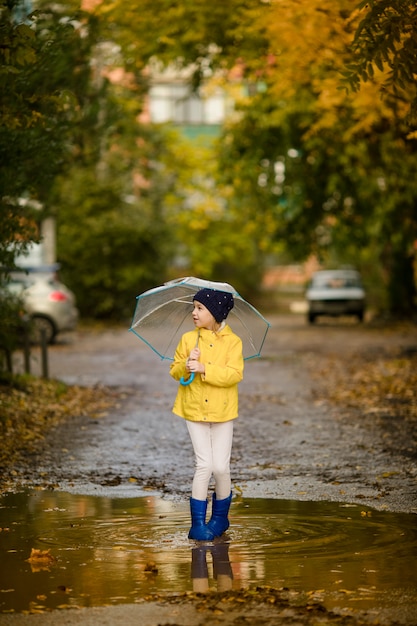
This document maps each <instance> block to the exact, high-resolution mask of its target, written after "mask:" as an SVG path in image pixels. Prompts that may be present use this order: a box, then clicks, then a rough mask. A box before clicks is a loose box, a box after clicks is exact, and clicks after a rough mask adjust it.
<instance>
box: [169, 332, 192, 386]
mask: <svg viewBox="0 0 417 626" xmlns="http://www.w3.org/2000/svg"><path fill="white" fill-rule="evenodd" d="M189 353H190V350H189V349H188V348H187V341H186V338H185V336H184V335H183V336H182V337H181V339H180V341H179V343H178V346H177V349H176V350H175V354H174V361H173V362H172V363H171V365H170V368H169V373H170V375H171V376H172V378H175V380H179V379H180V378H181V376H184V377H185V378H187V375H188V372H187V369H186V367H185V362H186V360H187V358H188V355H189Z"/></svg>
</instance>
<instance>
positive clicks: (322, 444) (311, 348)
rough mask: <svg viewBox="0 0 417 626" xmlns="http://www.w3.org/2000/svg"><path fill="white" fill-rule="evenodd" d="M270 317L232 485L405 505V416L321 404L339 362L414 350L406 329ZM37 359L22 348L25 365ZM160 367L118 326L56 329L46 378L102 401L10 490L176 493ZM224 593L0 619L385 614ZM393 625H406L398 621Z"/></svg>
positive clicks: (408, 488) (408, 443) (348, 365)
mask: <svg viewBox="0 0 417 626" xmlns="http://www.w3.org/2000/svg"><path fill="white" fill-rule="evenodd" d="M270 321H271V322H272V328H271V329H270V332H269V334H268V337H267V340H266V343H265V346H264V350H263V355H262V358H261V359H257V360H253V361H251V362H248V363H247V364H246V368H245V378H244V381H243V382H242V384H241V385H240V417H239V419H238V420H237V421H236V422H235V438H234V446H233V455H232V479H233V484H234V489H235V490H236V491H238V492H239V493H242V494H243V495H245V496H247V497H255V498H256V497H262V498H275V499H294V500H308V501H311V500H314V501H317V500H326V501H340V502H347V503H363V504H366V505H368V506H371V507H373V508H375V509H386V510H390V511H399V512H406V513H417V463H416V460H417V453H416V447H415V441H416V424H415V422H414V421H412V420H411V421H410V420H406V421H404V423H402V424H401V425H400V427H399V425H398V424H396V425H394V424H393V423H392V420H390V419H389V416H386V415H385V414H384V415H383V416H382V418H383V419H382V418H381V415H379V414H378V410H379V407H378V406H374V407H368V408H369V410H367V412H366V413H363V412H362V413H361V411H358V410H357V408H355V407H351V406H346V405H343V404H335V402H334V401H333V400H332V399H331V395H332V393H331V392H332V385H335V384H337V385H343V381H344V380H348V377H352V364H354V363H356V362H358V363H360V364H361V366H363V364H364V363H365V364H366V363H369V364H370V366H371V365H372V363H374V362H375V361H376V360H378V359H383V358H385V357H389V358H394V357H395V358H399V359H400V358H402V357H403V356H404V355H410V354H415V353H416V352H417V327H416V326H415V325H413V324H399V325H395V326H393V325H389V326H388V325H386V324H380V323H373V324H372V323H368V324H364V325H360V324H357V323H356V322H351V321H350V320H323V321H322V322H321V323H319V324H316V325H314V326H309V325H308V324H307V323H306V322H305V320H304V317H303V316H301V315H291V316H290V315H281V316H272V317H271V319H270ZM37 368H38V369H39V368H40V363H39V357H37V355H36V353H34V354H33V356H32V370H33V371H35V372H36V369H37ZM168 369H169V366H168V364H167V363H165V362H161V361H159V359H158V358H157V357H156V356H155V355H154V354H153V353H152V352H151V351H150V350H149V348H147V347H146V346H145V345H144V344H143V343H142V342H141V341H140V340H139V339H138V338H137V337H136V336H135V335H133V334H132V333H129V332H127V330H126V329H125V328H117V329H115V328H112V329H104V330H101V331H98V330H88V329H82V330H79V331H78V332H77V333H74V334H71V335H68V336H66V337H63V338H62V339H61V340H60V341H59V342H58V343H57V345H55V346H53V347H52V348H51V349H50V351H49V371H50V375H51V376H52V377H54V378H59V379H61V380H63V381H65V382H66V383H69V384H81V385H88V386H101V385H106V386H107V385H108V386H112V387H113V388H114V390H115V396H116V402H115V406H114V408H113V409H111V410H109V411H106V412H103V413H102V414H97V415H93V416H90V417H88V418H86V417H85V416H83V417H79V416H76V415H75V416H69V418H68V420H67V421H66V422H65V423H64V424H63V425H61V426H59V427H57V428H55V429H54V430H53V431H51V432H50V433H48V435H47V437H46V438H45V440H44V442H43V443H42V445H41V446H40V447H39V448H38V449H37V451H36V452H35V453H33V454H32V455H30V456H28V457H27V458H26V459H25V460H24V462H22V463H21V464H20V465H19V466H18V467H15V468H13V471H12V472H11V473H10V476H9V480H10V481H11V482H10V483H9V484H10V486H11V488H13V489H15V488H19V487H20V486H42V487H50V488H54V489H61V490H65V491H73V492H79V493H89V494H96V495H110V496H115V497H116V496H122V495H124V496H129V497H130V496H135V495H143V494H144V493H149V490H150V489H151V490H154V491H156V492H157V493H160V494H170V495H171V496H174V497H178V498H184V499H185V498H187V497H188V495H189V491H190V483H191V478H192V472H193V460H192V449H191V445H190V443H189V440H188V435H187V433H186V429H185V424H184V422H183V421H182V420H181V419H180V418H177V417H175V416H173V415H172V414H171V406H172V403H173V399H174V396H175V392H176V383H175V381H173V380H171V378H170V376H169V374H168ZM344 372H345V374H344ZM335 373H337V376H335ZM344 376H346V379H345V378H344ZM394 400H395V399H394ZM375 415H377V416H378V419H375ZM271 593H272V595H273V597H272V596H271V595H270V594H271ZM274 594H275V595H274ZM232 596H233V594H232V595H231V596H229V598H227V597H224V598H223V599H219V597H217V599H213V601H212V604H213V606H211V607H209V606H208V604H209V603H207V602H205V603H204V607H203V608H201V606H200V608H199V603H200V605H201V599H199V598H198V597H193V598H192V597H191V596H189V597H188V598H187V599H185V598H183V600H182V601H181V600H180V599H178V598H177V599H176V600H175V601H174V600H173V599H168V598H165V599H164V600H161V599H158V601H157V602H155V601H153V600H152V601H151V600H149V602H145V603H144V604H142V605H137V606H130V607H128V606H126V607H125V608H124V609H123V607H120V606H119V607H109V608H108V609H107V608H106V609H104V608H103V609H88V610H87V611H82V612H77V613H76V614H74V613H73V612H70V613H69V612H61V613H60V614H59V615H60V616H59V619H57V616H56V614H55V613H54V614H53V615H55V621H54V619H53V615H43V616H23V615H21V616H17V615H14V616H13V615H11V616H0V623H1V624H9V623H10V624H16V625H17V624H19V625H26V624H34V625H35V624H37V623H38V621H39V623H42V624H45V625H47V624H52V623H53V624H84V625H85V626H87V625H88V624H90V623H91V624H93V623H94V624H95V623H100V624H116V623H123V624H130V623H132V624H133V623H135V624H137V623H141V624H143V626H147V625H149V626H151V625H153V624H168V623H169V624H183V625H184V626H185V625H186V624H190V625H193V626H197V624H200V623H201V624H203V623H219V624H223V623H234V624H241V623H253V624H255V623H256V624H271V625H272V624H274V625H279V624H326V623H329V624H330V623H333V624H335V623H344V624H361V623H370V622H372V623H381V624H382V623H386V624H388V623H390V624H393V623H395V620H394V619H393V617H392V616H391V617H386V618H384V616H383V615H382V614H381V615H379V616H375V615H355V616H341V615H335V614H330V613H329V612H327V611H326V610H325V609H324V608H323V607H318V606H315V605H314V603H313V604H308V603H307V604H306V603H304V604H303V603H301V604H300V606H298V607H296V606H294V605H291V602H290V601H289V599H288V597H284V596H285V594H284V595H283V592H272V591H268V590H262V591H261V590H260V591H259V593H258V600H257V601H255V600H254V597H251V598H247V599H246V601H245V602H244V605H245V606H244V608H242V598H240V599H239V598H238V597H237V596H236V595H235V596H233V597H232ZM219 602H225V603H227V602H229V605H228V607H229V609H230V610H228V611H226V612H224V611H223V612H222V611H221V610H220V609H219V606H218V603H219ZM179 606H181V607H182V608H181V610H180V611H179V609H178V607H179ZM223 606H224V605H223ZM216 607H217V608H216ZM123 611H124V612H123ZM140 611H141V612H140ZM77 615H78V617H77ZM245 616H246V617H245ZM415 617H416V616H414V617H411V618H410V620H411V621H409V623H410V624H412V623H414V622H413V620H414V619H415ZM38 618H42V619H39V620H38ZM384 619H385V621H384ZM49 620H52V621H49ZM375 620H377V621H375ZM398 623H407V617H406V616H405V617H404V616H402V621H401V620H400V621H399V622H398Z"/></svg>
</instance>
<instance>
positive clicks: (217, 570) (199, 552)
mask: <svg viewBox="0 0 417 626" xmlns="http://www.w3.org/2000/svg"><path fill="white" fill-rule="evenodd" d="M207 552H210V553H211V557H212V560H213V578H214V579H215V580H216V582H217V591H228V590H229V589H231V588H232V581H233V572H232V567H231V565H230V559H229V544H228V543H226V542H224V541H219V542H218V543H214V544H201V545H198V546H196V547H195V548H193V549H192V551H191V554H192V557H191V578H192V581H193V591H195V592H197V593H206V592H208V591H209V573H208V565H207Z"/></svg>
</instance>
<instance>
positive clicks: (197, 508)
mask: <svg viewBox="0 0 417 626" xmlns="http://www.w3.org/2000/svg"><path fill="white" fill-rule="evenodd" d="M233 304H234V302H233V296H232V294H231V293H227V292H225V291H217V290H214V289H201V290H200V291H199V292H198V293H196V295H195V296H194V308H193V312H192V316H193V321H194V325H195V329H194V330H192V331H190V332H187V333H185V334H184V335H183V336H182V338H181V340H180V342H179V344H178V346H177V349H176V351H175V356H174V362H173V363H172V365H171V369H170V374H171V376H172V377H173V378H175V380H180V379H181V378H182V377H183V378H186V377H187V376H190V374H191V373H194V375H195V379H194V380H193V382H192V383H191V384H189V385H180V386H179V388H178V393H177V397H176V399H175V403H174V407H173V413H175V414H176V415H179V416H180V417H183V418H184V419H185V420H187V427H188V432H189V434H190V437H191V442H192V445H193V448H194V454H195V462H196V470H195V474H194V478H193V484H192V492H191V498H190V509H191V529H190V532H189V534H188V537H189V539H196V540H199V541H210V540H212V539H214V538H215V537H220V535H222V534H223V533H224V532H225V530H227V529H228V528H229V520H228V513H229V508H230V503H231V500H232V493H231V480H230V454H231V449H232V440H233V420H234V419H235V418H236V417H237V416H238V383H239V382H240V381H241V380H242V378H243V355H242V341H241V340H240V338H239V337H238V336H237V335H235V334H234V333H233V331H232V329H231V328H230V326H228V325H227V324H226V322H225V320H226V318H227V316H228V314H229V312H230V311H231V310H232V308H233ZM212 475H213V476H214V480H215V493H214V495H213V506H212V515H211V519H210V521H209V522H208V523H207V524H206V512H207V492H208V486H209V482H210V478H211V476H212Z"/></svg>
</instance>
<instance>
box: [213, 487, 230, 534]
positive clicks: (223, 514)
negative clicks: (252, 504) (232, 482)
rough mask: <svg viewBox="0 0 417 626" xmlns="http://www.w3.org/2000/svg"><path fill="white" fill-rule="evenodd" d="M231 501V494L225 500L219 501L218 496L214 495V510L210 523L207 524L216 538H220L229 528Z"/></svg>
mask: <svg viewBox="0 0 417 626" xmlns="http://www.w3.org/2000/svg"><path fill="white" fill-rule="evenodd" d="M231 501H232V494H231V493H230V496H229V497H228V498H225V499H224V500H217V498H216V494H213V510H212V513H211V518H210V521H209V522H208V524H207V528H208V529H209V531H210V532H212V533H213V535H214V536H215V537H220V536H221V535H222V534H223V533H224V532H225V531H226V530H227V529H228V528H229V520H228V517H227V516H228V513H229V509H230V503H231Z"/></svg>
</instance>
